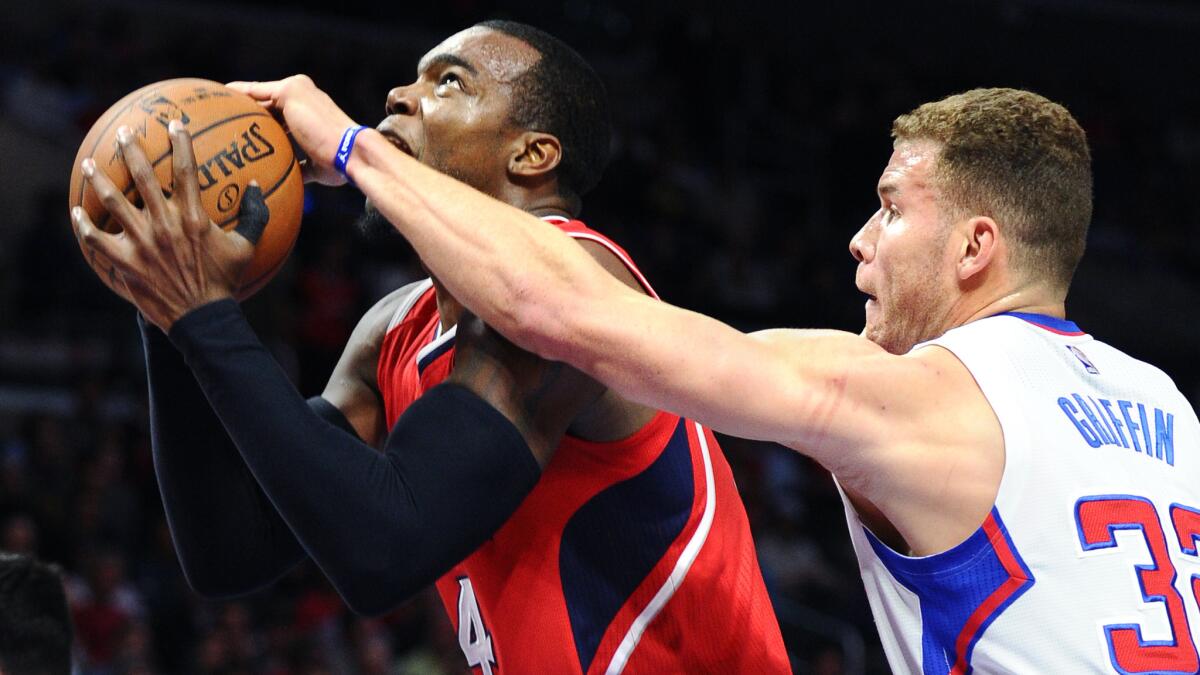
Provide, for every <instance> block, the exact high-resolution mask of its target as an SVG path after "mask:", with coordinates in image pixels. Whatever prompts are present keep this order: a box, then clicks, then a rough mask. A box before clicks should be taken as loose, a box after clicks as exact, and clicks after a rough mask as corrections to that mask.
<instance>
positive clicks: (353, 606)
mask: <svg viewBox="0 0 1200 675" xmlns="http://www.w3.org/2000/svg"><path fill="white" fill-rule="evenodd" d="M428 584H429V582H428V581H426V582H424V583H413V582H410V581H408V580H405V579H398V578H396V575H395V574H394V573H393V574H359V575H356V577H355V579H354V581H353V582H350V583H339V584H334V586H335V587H336V588H337V591H338V594H339V595H341V596H342V600H343V601H345V603H346V606H347V607H349V608H350V611H351V612H354V613H355V614H357V615H359V616H362V617H367V618H374V617H378V616H382V615H384V614H387V613H388V612H390V611H392V610H394V609H396V608H397V607H399V606H400V605H402V604H404V603H405V602H406V601H408V599H409V598H411V597H413V596H414V595H416V594H417V592H418V591H420V590H421V589H422V588H424V587H425V586H427V585H428Z"/></svg>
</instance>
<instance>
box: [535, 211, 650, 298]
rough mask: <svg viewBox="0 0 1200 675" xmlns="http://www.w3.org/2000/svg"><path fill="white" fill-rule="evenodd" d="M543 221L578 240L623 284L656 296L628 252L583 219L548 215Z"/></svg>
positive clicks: (589, 253) (593, 257)
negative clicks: (552, 217) (550, 216)
mask: <svg viewBox="0 0 1200 675" xmlns="http://www.w3.org/2000/svg"><path fill="white" fill-rule="evenodd" d="M546 221H547V222H549V223H550V224H552V225H554V226H555V227H557V228H558V229H560V230H562V231H563V232H564V233H566V235H567V236H569V237H571V238H572V239H574V240H575V241H577V242H578V243H579V245H580V246H582V247H583V250H585V251H587V252H588V255H590V256H592V259H593V260H595V261H596V262H598V263H599V264H600V266H601V267H603V268H604V269H605V270H607V271H608V273H609V274H611V275H613V276H614V277H616V278H618V279H620V280H621V282H622V283H624V284H625V285H626V286H629V287H630V288H632V289H634V290H636V291H640V292H642V293H645V294H646V295H649V296H651V297H658V295H657V294H656V293H655V292H654V288H653V287H652V286H651V285H650V282H649V281H648V280H647V279H646V277H645V275H643V274H642V271H641V270H640V269H638V266H637V264H636V263H635V262H634V261H633V258H632V257H631V256H630V255H629V252H628V251H626V250H625V249H624V248H621V245H620V244H618V243H617V242H615V241H613V240H612V239H610V238H609V237H608V236H606V235H604V234H601V233H600V232H597V231H596V230H593V229H592V228H590V227H588V225H587V224H586V223H584V222H583V221H582V220H568V219H565V218H555V219H550V218H547V219H546Z"/></svg>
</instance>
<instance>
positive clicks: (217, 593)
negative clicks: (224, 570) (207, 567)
mask: <svg viewBox="0 0 1200 675" xmlns="http://www.w3.org/2000/svg"><path fill="white" fill-rule="evenodd" d="M183 578H184V580H186V581H187V585H188V586H189V587H190V588H191V589H192V590H193V591H194V592H195V593H196V595H199V596H200V597H201V598H204V599H205V600H228V599H231V598H236V597H240V596H243V595H246V594H248V593H251V592H253V591H255V590H258V589H259V588H260V587H261V585H260V584H252V583H241V580H238V579H236V578H234V577H233V576H230V575H223V574H214V573H211V572H205V571H198V570H196V569H190V568H189V567H188V566H186V565H185V566H184V567H183Z"/></svg>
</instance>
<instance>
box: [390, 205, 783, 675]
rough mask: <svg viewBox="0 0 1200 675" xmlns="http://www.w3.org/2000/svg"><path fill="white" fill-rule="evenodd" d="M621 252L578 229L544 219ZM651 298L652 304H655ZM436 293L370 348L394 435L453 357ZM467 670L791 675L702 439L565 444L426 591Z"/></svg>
mask: <svg viewBox="0 0 1200 675" xmlns="http://www.w3.org/2000/svg"><path fill="white" fill-rule="evenodd" d="M546 220H548V221H549V222H552V223H554V224H555V225H557V226H558V227H560V228H561V229H562V230H564V231H565V232H566V233H567V234H569V235H570V236H572V237H575V238H577V239H590V240H592V241H596V242H599V243H600V244H602V245H604V246H605V247H607V248H608V249H609V250H610V251H611V252H612V253H613V255H616V256H617V257H618V258H620V260H621V261H622V262H623V263H624V264H625V266H626V267H627V268H628V269H629V271H630V272H631V273H633V275H634V276H635V277H636V278H637V279H638V281H639V282H640V283H641V284H642V285H643V286H644V287H645V289H646V291H647V292H648V293H650V294H651V295H654V291H653V290H652V289H651V288H650V285H649V284H648V283H647V282H646V280H645V278H644V277H643V276H642V275H641V273H640V272H639V271H638V270H637V268H636V267H635V266H634V264H633V261H632V260H630V258H629V256H628V255H627V254H626V253H625V251H624V250H622V249H621V248H620V247H618V246H617V245H616V244H614V243H613V242H611V241H610V240H608V239H607V238H605V237H604V236H603V235H600V234H598V233H596V232H595V231H593V230H590V229H588V228H587V227H586V226H585V225H584V224H583V223H581V222H579V221H568V220H566V219H561V218H554V219H551V218H547V219H546ZM655 297H657V296H655ZM454 334H455V330H454V329H453V328H451V329H450V330H447V331H445V332H442V331H441V327H440V319H439V316H438V311H437V302H436V299H435V294H434V291H433V288H432V283H431V282H426V283H425V284H422V285H421V286H420V287H419V288H417V289H416V290H415V291H414V292H413V293H412V294H411V295H410V296H408V298H406V299H405V300H403V301H402V302H401V306H400V307H399V308H398V309H397V311H396V313H395V315H394V317H393V319H392V321H391V324H390V325H389V327H388V331H387V333H386V335H385V336H384V339H383V345H382V348H381V351H380V359H379V367H378V380H379V390H380V391H381V392H382V394H383V402H384V408H385V412H386V415H387V424H388V428H389V429H390V428H391V427H392V425H394V424H395V422H396V420H397V419H398V418H399V417H400V414H401V413H403V412H404V409H405V408H406V407H407V406H408V405H410V404H411V403H412V402H413V401H414V400H415V399H416V398H417V397H418V396H420V395H421V394H422V393H423V392H425V391H427V390H428V389H430V388H432V387H434V386H435V385H437V384H439V383H441V382H442V381H443V380H444V379H445V378H446V377H447V375H449V373H450V369H451V367H452V365H453V359H454ZM437 588H438V592H439V593H440V594H441V597H442V602H443V603H444V604H445V606H446V611H447V612H448V613H449V615H450V620H451V622H452V623H453V624H454V626H455V629H456V630H457V632H458V638H459V644H460V646H461V647H462V649H463V652H464V654H465V655H466V657H467V663H468V664H469V665H470V666H471V667H472V669H473V670H472V672H475V673H481V674H483V675H490V674H495V673H515V674H524V673H621V672H627V673H655V674H658V673H744V672H753V673H756V674H765V673H786V672H790V669H789V665H788V659H787V653H786V651H785V649H784V646H783V639H782V637H781V636H780V632H779V624H778V623H777V621H776V619H775V614H774V612H773V610H772V608H771V602H770V599H769V598H768V597H767V592H766V587H765V586H764V585H763V580H762V573H761V572H760V570H759V567H758V560H757V558H756V556H755V551H754V542H753V540H752V538H751V535H750V527H749V522H748V521H747V518H746V511H745V508H744V507H743V506H742V502H741V498H740V496H739V495H738V491H737V486H736V485H735V484H734V480H733V474H732V473H731V471H730V469H729V465H728V463H727V462H726V461H725V457H724V455H723V454H722V452H721V449H720V447H718V445H717V442H716V439H715V438H713V435H712V432H710V431H709V430H708V429H706V428H704V427H702V426H700V425H699V424H697V423H695V422H692V421H691V420H688V419H685V418H681V417H679V416H678V415H673V414H670V413H667V412H661V411H660V412H659V413H658V414H657V415H655V417H654V418H653V419H652V420H651V421H650V422H649V423H647V424H646V425H645V426H644V427H642V428H641V429H640V430H638V431H637V432H635V433H634V434H633V435H631V436H629V437H628V438H625V439H623V440H620V441H614V442H608V443H595V442H590V441H585V440H583V439H579V438H573V437H571V436H567V437H565V438H564V439H563V441H562V443H561V444H560V445H559V446H558V449H557V450H556V452H555V454H554V457H553V459H551V461H550V462H549V464H547V466H546V467H545V470H544V471H543V472H542V476H541V479H540V480H539V481H538V483H537V485H536V486H535V487H534V489H533V491H532V492H531V493H530V494H529V495H528V496H527V497H526V498H525V501H524V502H522V503H521V506H520V507H519V508H518V509H517V511H516V512H515V513H514V514H513V515H512V516H511V517H510V518H509V519H508V521H507V522H506V523H505V524H504V526H503V527H501V528H500V530H499V531H498V532H496V534H495V535H493V537H492V538H491V539H490V540H489V541H488V542H487V543H485V544H483V545H482V546H481V547H479V549H478V550H476V551H475V552H474V553H472V554H471V555H470V556H469V557H468V558H467V559H466V560H463V561H462V562H461V563H459V564H458V565H455V567H454V568H453V569H451V570H450V571H449V572H448V573H446V575H445V576H443V577H442V578H441V579H439V580H438V582H437Z"/></svg>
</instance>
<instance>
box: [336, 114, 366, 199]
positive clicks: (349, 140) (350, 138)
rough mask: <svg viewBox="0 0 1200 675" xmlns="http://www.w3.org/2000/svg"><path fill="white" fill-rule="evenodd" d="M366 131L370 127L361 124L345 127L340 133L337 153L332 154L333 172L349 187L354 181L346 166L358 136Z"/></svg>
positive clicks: (352, 153)
mask: <svg viewBox="0 0 1200 675" xmlns="http://www.w3.org/2000/svg"><path fill="white" fill-rule="evenodd" d="M368 129H370V127H368V126H364V125H361V124H352V125H350V126H348V127H346V129H345V130H344V131H343V132H342V137H341V140H340V141H338V147H337V151H336V152H334V153H333V168H334V170H335V171H337V172H338V173H340V174H341V175H342V177H343V178H345V179H346V181H347V182H349V183H350V184H351V185H353V184H354V179H352V178H351V177H350V174H348V173H347V172H346V165H347V164H348V163H349V162H350V158H351V157H352V156H353V155H354V146H355V144H356V143H357V141H358V136H359V134H361V133H362V132H364V131H366V130H368Z"/></svg>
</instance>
